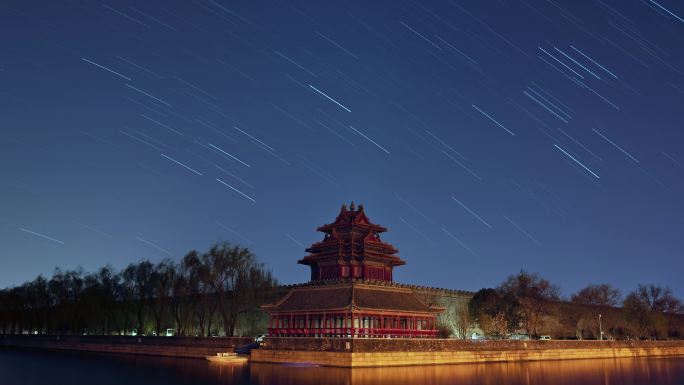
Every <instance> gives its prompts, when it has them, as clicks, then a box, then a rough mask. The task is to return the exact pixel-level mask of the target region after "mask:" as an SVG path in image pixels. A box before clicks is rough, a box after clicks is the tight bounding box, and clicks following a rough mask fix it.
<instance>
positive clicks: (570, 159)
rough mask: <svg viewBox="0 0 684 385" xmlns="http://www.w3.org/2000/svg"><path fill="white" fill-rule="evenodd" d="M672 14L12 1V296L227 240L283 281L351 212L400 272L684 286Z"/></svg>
mask: <svg viewBox="0 0 684 385" xmlns="http://www.w3.org/2000/svg"><path fill="white" fill-rule="evenodd" d="M683 119H684V5H683V4H682V3H681V2H678V1H665V0H659V1H658V2H655V1H650V0H642V1H606V0H604V1H570V0H568V1H557V0H554V1H550V0H546V1H542V0H539V1H533V0H524V1H471V2H462V1H455V0H454V1H450V2H446V1H435V2H426V1H386V2H371V1H356V2H330V1H324V2H322V1H307V2H299V1H295V2H289V1H268V2H260V1H216V2H215V1H203V0H197V1H191V0H188V1H166V0H164V1H144V2H140V1H107V2H100V1H30V2H29V1H23V0H20V1H0V129H1V130H2V135H1V136H0V197H1V199H0V246H1V249H0V262H1V264H2V265H1V266H2V267H1V268H0V287H4V286H10V285H15V284H20V283H22V282H24V281H26V280H30V279H33V278H34V277H35V276H36V275H38V274H41V273H42V274H46V275H48V276H49V275H51V273H52V270H53V269H54V268H55V267H56V266H60V267H62V268H69V269H71V268H75V267H77V266H82V267H83V268H84V269H85V270H86V271H92V270H95V269H97V268H99V267H100V266H103V265H105V264H107V263H109V264H111V265H112V266H114V267H117V268H120V267H124V266H125V265H127V264H128V263H130V262H134V261H138V260H140V259H142V258H149V259H150V260H152V261H155V262H156V261H160V260H161V259H163V258H166V257H170V258H173V259H175V260H179V259H180V258H181V257H182V256H183V255H184V254H185V253H186V252H187V251H188V250H190V249H193V248H196V249H199V250H206V249H207V248H208V247H209V245H210V244H211V243H212V242H216V241H220V240H229V241H232V242H236V243H239V244H242V245H244V246H247V247H249V248H250V249H252V250H253V251H254V252H255V253H256V254H257V256H258V258H259V259H260V260H261V261H263V262H264V263H265V264H266V265H267V267H268V268H269V269H271V270H272V271H273V273H274V274H275V275H276V277H277V278H278V279H279V280H280V282H283V283H295V282H304V281H307V280H308V278H309V272H308V268H306V267H304V266H301V265H297V264H296V261H297V259H299V258H301V257H303V256H304V255H305V254H306V253H305V252H304V248H305V247H308V246H309V245H310V244H311V243H313V242H315V241H318V240H320V239H322V234H320V233H316V231H315V228H316V227H317V226H320V225H322V224H324V223H329V222H332V221H333V220H334V218H335V216H336V215H337V213H338V211H339V209H340V206H341V205H342V203H347V204H349V202H350V201H352V200H353V201H354V202H355V203H356V204H359V203H361V204H363V205H364V206H365V209H366V212H367V214H368V216H369V217H370V219H371V221H373V222H375V223H378V224H380V225H383V226H386V227H388V228H389V230H390V231H389V232H388V233H386V234H384V236H383V240H385V241H387V242H389V243H392V244H393V245H394V246H396V247H397V248H398V249H399V250H400V253H399V254H400V256H401V257H402V258H403V259H405V260H406V261H407V265H406V266H403V267H399V268H397V269H396V270H395V279H396V280H397V281H400V282H407V283H415V284H424V285H429V286H437V287H446V288H454V289H465V290H477V289H479V288H481V287H490V286H495V285H498V284H499V283H500V282H501V281H502V280H503V279H505V277H506V276H507V275H509V274H513V273H516V272H518V271H519V270H520V269H525V270H528V271H536V272H539V273H540V274H541V275H542V276H544V277H547V278H549V279H550V280H551V281H552V282H554V283H557V284H559V285H560V286H561V287H562V289H563V293H564V294H565V295H569V294H571V293H573V292H575V291H576V290H577V289H579V288H581V287H583V286H585V285H587V284H589V283H599V282H607V283H611V284H613V285H615V286H616V287H618V288H620V289H621V290H623V292H627V291H629V290H632V289H634V288H635V287H636V285H637V284H639V283H657V284H662V285H669V286H671V287H672V288H673V289H674V293H675V295H677V296H679V297H683V296H684V280H683V279H682V278H681V277H682V272H684V258H683V255H682V250H683V249H684V234H683V233H684V232H683V230H684V147H683V146H684V131H683V130H684V125H683V124H682V120H683Z"/></svg>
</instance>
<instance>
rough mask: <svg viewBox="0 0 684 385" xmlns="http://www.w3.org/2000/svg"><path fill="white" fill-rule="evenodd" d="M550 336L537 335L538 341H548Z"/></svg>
mask: <svg viewBox="0 0 684 385" xmlns="http://www.w3.org/2000/svg"><path fill="white" fill-rule="evenodd" d="M550 340H551V336H539V341H550Z"/></svg>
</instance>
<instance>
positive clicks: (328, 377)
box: [250, 358, 684, 385]
mask: <svg viewBox="0 0 684 385" xmlns="http://www.w3.org/2000/svg"><path fill="white" fill-rule="evenodd" d="M250 377H251V381H252V382H251V383H252V384H259V385H266V384H279V385H295V384H297V385H299V384H320V383H325V384H331V385H333V384H334V385H338V384H339V385H342V384H344V385H351V384H353V385H400V384H429V385H447V384H473V385H475V384H477V385H499V384H511V385H514V384H515V385H517V384H521V385H522V384H525V385H532V384H558V385H580V384H581V385H599V384H600V385H618V384H682V383H684V358H656V359H607V360H575V361H544V362H528V363H499V364H477V365H439V366H413V367H396V368H358V369H354V370H349V369H341V368H291V367H283V366H276V365H267V364H251V365H250ZM322 379H324V382H321V380H322Z"/></svg>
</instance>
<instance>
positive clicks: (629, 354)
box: [250, 341, 684, 368]
mask: <svg viewBox="0 0 684 385" xmlns="http://www.w3.org/2000/svg"><path fill="white" fill-rule="evenodd" d="M531 345H534V347H530V348H529V349H527V348H525V349H511V350H502V349H497V346H496V344H494V346H492V350H487V349H486V347H483V346H481V345H480V346H478V349H476V350H475V349H474V350H460V351H383V352H378V351H372V352H355V351H348V352H343V351H310V350H308V351H307V350H280V349H257V350H253V351H252V355H251V358H250V361H251V362H268V363H296V364H313V365H321V366H336V367H345V368H356V367H378V366H409V365H439V364H464V363H487V362H510V361H542V360H572V359H592V358H634V357H659V356H681V355H684V341H678V342H667V341H664V342H662V343H658V342H656V343H653V342H645V343H643V346H641V347H640V346H639V345H640V344H639V343H638V342H637V343H635V342H630V343H628V344H627V343H626V344H625V345H629V346H623V347H620V346H619V345H620V344H619V343H618V344H616V343H610V344H606V346H605V347H601V346H600V345H598V344H597V346H595V347H586V346H583V347H577V346H573V341H568V342H567V344H564V343H563V342H556V343H554V344H553V345H551V346H549V348H539V345H538V344H531ZM559 345H560V346H559ZM562 345H566V346H562ZM575 345H578V344H575ZM582 345H583V344H582ZM616 345H617V346H616Z"/></svg>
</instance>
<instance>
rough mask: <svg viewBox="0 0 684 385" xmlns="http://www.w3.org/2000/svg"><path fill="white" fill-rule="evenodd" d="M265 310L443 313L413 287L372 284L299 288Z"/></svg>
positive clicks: (357, 282)
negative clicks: (416, 292) (420, 295)
mask: <svg viewBox="0 0 684 385" xmlns="http://www.w3.org/2000/svg"><path fill="white" fill-rule="evenodd" d="M264 309H267V310H268V311H270V312H272V313H277V312H293V311H296V312H302V311H304V312H316V311H321V312H323V311H326V312H330V311H339V312H349V311H354V312H363V311H375V312H377V311H386V312H404V313H430V314H433V313H435V312H436V311H440V310H443V309H442V308H439V307H437V306H433V305H431V304H426V303H425V302H423V301H422V300H421V299H420V298H418V296H416V294H415V293H414V292H413V290H411V289H409V288H403V287H398V286H382V285H372V284H368V283H365V282H362V281H346V282H339V283H336V284H328V285H320V286H300V287H296V288H293V289H292V290H290V292H289V293H288V294H287V295H286V296H285V297H284V298H283V299H281V300H280V301H278V302H276V303H274V304H271V305H266V306H264Z"/></svg>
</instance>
